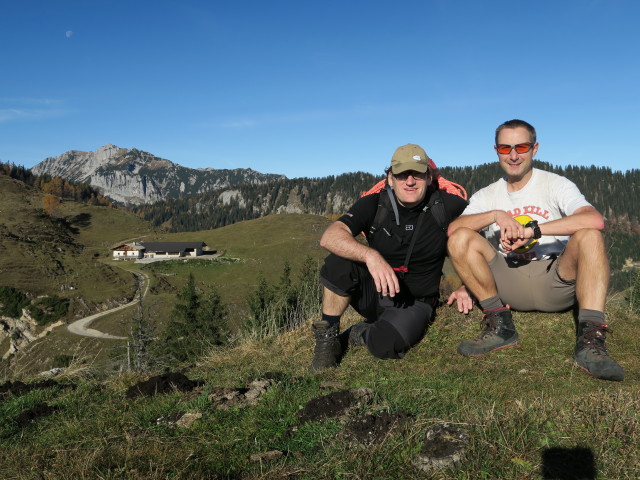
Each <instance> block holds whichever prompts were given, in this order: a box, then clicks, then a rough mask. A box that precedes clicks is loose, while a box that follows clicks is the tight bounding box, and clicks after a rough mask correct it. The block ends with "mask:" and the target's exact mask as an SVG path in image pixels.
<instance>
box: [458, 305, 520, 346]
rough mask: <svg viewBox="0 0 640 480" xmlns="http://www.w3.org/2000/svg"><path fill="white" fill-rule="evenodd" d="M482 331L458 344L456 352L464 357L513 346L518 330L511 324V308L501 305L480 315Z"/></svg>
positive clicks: (516, 343) (516, 339) (516, 342)
mask: <svg viewBox="0 0 640 480" xmlns="http://www.w3.org/2000/svg"><path fill="white" fill-rule="evenodd" d="M482 326H483V328H482V332H480V335H479V336H478V337H476V338H474V339H472V340H465V341H464V342H462V343H461V344H460V345H458V353H459V354H460V355H464V356H465V357H479V356H480V355H484V354H485V353H487V352H490V351H491V350H499V349H501V348H507V347H515V346H516V345H518V344H519V343H520V342H519V341H518V332H516V327H515V326H514V325H513V319H512V318H511V310H509V308H507V307H502V308H499V309H497V310H493V311H491V312H489V313H487V314H485V315H484V316H483V317H482Z"/></svg>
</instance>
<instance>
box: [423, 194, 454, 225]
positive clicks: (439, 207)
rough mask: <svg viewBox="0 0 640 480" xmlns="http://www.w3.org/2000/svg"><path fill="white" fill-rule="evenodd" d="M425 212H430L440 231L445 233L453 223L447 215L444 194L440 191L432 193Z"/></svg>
mask: <svg viewBox="0 0 640 480" xmlns="http://www.w3.org/2000/svg"><path fill="white" fill-rule="evenodd" d="M425 211H430V212H431V215H432V216H433V219H434V220H435V221H436V223H437V224H438V226H439V227H440V229H441V230H442V231H443V232H444V231H446V230H447V228H449V224H450V223H451V219H450V218H449V215H448V214H447V209H446V208H444V201H443V200H442V194H441V193H440V190H439V189H438V190H434V191H433V192H432V193H431V197H430V198H429V202H428V203H427V206H426V207H425Z"/></svg>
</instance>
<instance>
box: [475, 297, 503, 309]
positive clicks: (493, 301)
mask: <svg viewBox="0 0 640 480" xmlns="http://www.w3.org/2000/svg"><path fill="white" fill-rule="evenodd" d="M502 307H504V304H503V303H502V300H500V297H498V296H495V297H489V298H486V299H484V300H480V308H482V310H483V311H485V312H490V311H493V310H498V309H499V308H502Z"/></svg>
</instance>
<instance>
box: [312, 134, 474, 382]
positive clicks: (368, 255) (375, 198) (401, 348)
mask: <svg viewBox="0 0 640 480" xmlns="http://www.w3.org/2000/svg"><path fill="white" fill-rule="evenodd" d="M429 161H430V160H429V158H428V157H427V154H426V153H425V151H424V150H423V149H422V148H421V147H420V146H418V145H413V144H408V145H404V146H401V147H399V148H398V149H396V151H395V153H394V154H393V157H392V159H391V166H390V167H389V168H388V169H387V170H386V174H387V187H386V188H385V189H384V190H382V191H380V192H379V193H375V194H372V195H368V196H365V197H362V198H360V199H359V200H358V201H357V202H356V203H355V204H354V205H353V206H352V207H351V208H350V209H349V211H348V212H347V213H346V214H345V215H343V216H342V217H341V218H339V219H338V220H337V221H335V222H334V223H333V224H331V225H330V226H329V227H328V228H327V230H326V231H325V232H324V234H323V236H322V238H321V240H320V244H321V245H322V246H323V247H324V248H326V249H327V250H328V251H329V252H330V255H329V256H328V257H327V258H326V260H325V263H324V266H323V267H322V269H321V271H320V281H321V283H322V285H323V287H324V288H323V299H322V318H321V319H319V320H316V321H314V322H313V330H314V335H315V340H316V345H315V351H314V356H313V360H312V364H311V368H312V369H313V370H322V369H325V368H328V367H334V366H336V365H338V363H339V362H340V360H341V358H342V355H343V353H344V352H345V350H346V348H347V347H348V346H366V347H367V349H368V350H369V352H370V353H371V354H372V355H373V356H375V357H377V358H381V359H388V358H402V357H403V356H404V354H405V353H406V352H407V351H408V350H409V349H410V348H411V347H413V346H414V345H416V344H417V343H418V342H419V341H420V340H421V339H422V337H423V335H424V333H425V331H426V328H427V326H428V325H429V323H430V322H431V320H432V318H433V314H434V310H435V307H436V306H437V303H438V299H439V285H440V278H441V276H442V265H443V263H444V259H445V256H446V254H447V250H446V249H447V233H446V231H447V226H448V224H449V222H450V221H451V220H453V219H455V218H456V217H458V216H459V215H460V214H461V213H462V212H463V210H464V209H465V207H466V205H467V203H466V201H465V200H464V199H462V198H460V197H459V196H456V195H454V194H450V193H445V192H443V191H441V190H439V189H438V182H437V172H435V171H433V169H432V168H430V165H429ZM432 165H433V163H432ZM360 232H364V233H365V234H366V237H367V242H368V245H365V244H363V243H361V242H360V241H358V240H357V239H356V238H355V237H356V236H357V235H358V234H360ZM452 297H453V299H455V300H456V301H457V304H458V309H459V310H461V311H465V312H468V311H469V310H471V308H472V300H471V298H470V296H469V295H468V294H467V293H466V290H464V288H461V289H459V290H457V291H456V292H454V294H453V295H452ZM453 299H451V301H453ZM349 305H351V306H352V307H353V308H354V309H355V310H356V311H357V312H358V313H359V314H360V315H362V316H363V317H364V318H365V320H366V321H365V322H361V323H358V324H356V325H354V326H353V327H351V328H349V329H348V330H346V331H344V332H343V333H342V334H339V332H340V318H341V316H342V314H343V313H344V312H345V310H346V309H347V308H348V307H349Z"/></svg>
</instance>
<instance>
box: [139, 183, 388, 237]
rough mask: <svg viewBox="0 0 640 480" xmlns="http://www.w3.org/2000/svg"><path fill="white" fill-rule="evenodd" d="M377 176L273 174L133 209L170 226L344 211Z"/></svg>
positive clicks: (176, 229) (189, 228)
mask: <svg viewBox="0 0 640 480" xmlns="http://www.w3.org/2000/svg"><path fill="white" fill-rule="evenodd" d="M380 178H381V177H376V176H374V175H371V174H370V173H363V172H355V173H345V174H343V175H339V176H337V177H334V176H328V177H323V178H294V179H284V180H276V181H273V182H268V183H264V184H261V185H240V186H237V187H228V188H224V189H219V190H213V191H211V192H207V193H205V194H202V195H196V196H194V197H190V198H181V199H172V200H167V201H164V202H157V203H154V204H150V205H140V206H138V207H136V208H134V209H133V210H134V211H135V212H137V213H138V214H139V215H141V216H142V217H143V218H144V219H145V220H148V221H149V222H151V223H152V224H153V225H156V226H162V227H163V228H166V229H168V230H169V231H172V232H184V231H198V230H207V229H210V228H218V227H223V226H225V225H230V224H232V223H235V222H239V221H241V220H250V219H254V218H260V217H263V216H265V215H270V214H274V213H308V214H313V215H327V216H330V217H331V216H334V217H335V216H337V215H340V214H342V213H344V212H345V211H346V210H347V209H348V208H349V207H350V206H351V205H352V204H353V203H354V202H355V201H356V200H357V199H358V198H359V197H360V195H361V194H362V192H364V191H366V190H368V189H369V188H370V187H371V186H373V185H374V184H375V183H376V182H378V180H380Z"/></svg>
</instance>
